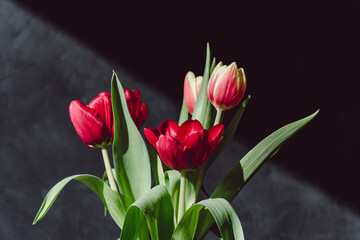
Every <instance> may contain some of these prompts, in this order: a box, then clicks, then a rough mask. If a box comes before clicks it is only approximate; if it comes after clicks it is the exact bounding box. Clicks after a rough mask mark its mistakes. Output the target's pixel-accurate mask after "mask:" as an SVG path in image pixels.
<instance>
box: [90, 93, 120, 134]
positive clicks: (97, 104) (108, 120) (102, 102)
mask: <svg viewBox="0 0 360 240" xmlns="http://www.w3.org/2000/svg"><path fill="white" fill-rule="evenodd" d="M87 106H88V107H89V108H92V109H95V110H96V111H97V112H98V113H99V114H100V116H101V118H102V120H103V121H104V123H105V124H106V127H107V129H108V131H109V132H111V133H112V134H111V135H112V136H113V134H114V118H113V112H112V106H111V95H110V93H108V92H102V93H99V95H97V97H96V98H94V99H93V100H92V101H91V102H90V103H89V104H88V105H87ZM111 139H112V137H111Z"/></svg>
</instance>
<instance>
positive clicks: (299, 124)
mask: <svg viewBox="0 0 360 240" xmlns="http://www.w3.org/2000/svg"><path fill="white" fill-rule="evenodd" d="M318 112H319V111H316V112H315V113H313V114H311V115H310V116H308V117H305V118H303V119H300V120H298V121H296V122H293V123H290V124H288V125H285V126H284V127H282V128H280V129H278V130H277V131H275V132H274V133H272V134H271V135H269V136H268V137H266V138H265V139H264V140H262V141H261V142H260V143H258V144H257V145H256V146H255V147H254V148H253V149H252V150H250V152H248V153H247V154H246V155H245V156H244V157H243V158H242V159H241V161H240V162H239V164H237V165H236V166H235V167H234V168H233V169H232V170H231V171H230V173H229V174H228V175H227V176H226V177H225V178H224V180H223V181H222V182H221V183H220V184H219V185H218V186H217V187H216V189H215V191H214V192H213V194H212V195H211V197H212V198H218V197H222V198H225V199H226V200H228V201H231V200H232V199H233V198H234V197H235V196H236V194H237V193H238V192H239V191H240V190H241V188H242V187H243V186H244V184H245V182H246V181H247V180H248V179H249V178H250V177H251V176H252V175H253V173H254V172H255V171H256V170H257V168H258V167H260V165H261V164H262V163H263V162H264V161H265V160H266V159H267V158H268V157H270V156H272V155H273V153H274V152H275V151H277V149H278V148H279V147H281V146H282V145H283V144H284V143H285V142H286V141H287V140H288V139H290V138H291V137H292V136H294V135H295V133H297V132H298V131H299V130H300V129H301V128H303V127H304V126H305V125H306V124H308V123H309V122H310V121H311V120H312V119H313V118H314V117H315V116H316V115H317V114H318Z"/></svg>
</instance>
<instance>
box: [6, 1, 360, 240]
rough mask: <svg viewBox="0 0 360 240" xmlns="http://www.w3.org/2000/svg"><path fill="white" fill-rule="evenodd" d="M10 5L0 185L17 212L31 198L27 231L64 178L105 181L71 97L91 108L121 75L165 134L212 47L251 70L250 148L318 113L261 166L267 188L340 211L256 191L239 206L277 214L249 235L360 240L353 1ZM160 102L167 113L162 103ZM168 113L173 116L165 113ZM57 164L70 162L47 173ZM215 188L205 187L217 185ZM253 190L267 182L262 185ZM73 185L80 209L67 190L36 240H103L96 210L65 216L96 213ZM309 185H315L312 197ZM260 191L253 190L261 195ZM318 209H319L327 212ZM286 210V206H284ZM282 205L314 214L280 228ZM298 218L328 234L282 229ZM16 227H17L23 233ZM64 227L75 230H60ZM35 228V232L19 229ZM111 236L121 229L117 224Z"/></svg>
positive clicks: (245, 125) (359, 116) (245, 126)
mask: <svg viewBox="0 0 360 240" xmlns="http://www.w3.org/2000/svg"><path fill="white" fill-rule="evenodd" d="M0 3H1V5H0V7H1V8H0V11H1V13H2V14H3V15H2V16H0V17H1V19H2V20H3V21H2V23H0V24H1V25H0V30H1V35H0V41H2V42H1V43H0V44H2V45H0V46H1V47H2V48H1V50H2V52H1V59H0V60H1V62H0V64H1V65H2V72H0V73H1V82H0V84H2V86H1V85H0V87H1V88H0V90H1V106H2V108H3V109H4V110H5V114H2V117H1V120H2V121H3V122H2V123H1V131H2V133H1V135H2V141H3V142H5V144H4V147H2V148H1V152H2V157H1V161H4V162H5V164H2V165H3V166H5V167H4V168H3V169H2V170H1V175H0V176H1V177H2V178H3V179H4V180H2V182H1V184H2V185H1V186H2V188H1V189H2V195H3V196H5V198H4V199H5V200H4V201H6V202H7V203H8V204H9V203H13V202H14V200H13V199H19V198H21V199H22V200H23V199H27V198H28V197H29V198H30V199H27V200H26V201H24V203H23V204H28V203H27V201H30V203H31V204H30V206H31V208H32V209H31V208H27V210H23V209H22V208H21V207H18V205H17V204H15V205H16V208H17V209H20V210H21V209H22V210H21V211H25V212H26V213H25V216H26V218H22V220H21V221H24V223H23V224H28V223H25V222H26V221H25V219H27V218H29V219H30V221H31V218H32V215H33V216H34V215H35V213H36V210H37V207H38V205H40V203H41V201H42V199H43V196H44V195H45V194H46V192H47V191H48V189H50V187H51V186H52V185H54V184H55V183H56V182H57V181H59V180H60V179H62V178H64V177H66V176H68V175H71V174H76V173H79V172H89V173H93V174H95V175H96V173H97V175H100V174H101V172H102V165H101V162H100V163H94V161H95V160H94V161H90V160H89V159H94V158H98V157H99V156H94V155H96V154H94V150H90V149H87V148H86V147H84V146H83V145H82V143H81V142H80V140H79V139H77V136H76V134H75V132H74V130H73V129H72V126H71V123H70V121H69V120H68V118H67V107H68V103H69V102H70V101H71V100H73V99H80V100H82V101H84V102H89V101H90V100H91V99H92V98H93V97H94V96H96V94H97V92H99V91H103V90H107V91H109V90H110V89H109V79H110V76H111V70H112V69H115V70H117V71H120V72H122V73H123V74H122V75H123V76H124V78H125V82H126V83H127V84H128V85H127V86H129V87H128V88H130V89H131V88H139V89H140V90H141V88H143V90H142V91H141V93H143V94H144V97H145V100H146V99H147V103H148V105H149V107H150V114H149V115H150V116H149V120H148V121H147V122H146V123H145V125H147V126H157V125H158V124H159V122H160V121H161V120H163V119H165V118H177V109H179V108H180V99H181V97H182V84H183V78H184V76H185V74H186V72H187V71H189V70H192V71H193V72H195V74H196V75H202V72H203V67H204V58H205V46H206V42H209V43H210V46H211V53H212V56H215V57H216V58H217V60H221V61H223V62H224V63H225V64H230V63H231V62H232V61H236V62H237V63H238V66H239V67H243V68H244V69H245V73H246V76H247V80H248V87H247V94H251V95H252V99H251V101H250V103H249V105H248V108H247V109H246V112H245V115H244V118H243V119H242V122H241V126H240V127H239V130H238V132H237V139H238V141H240V142H241V143H242V144H243V146H244V148H251V147H252V146H254V145H255V144H256V143H257V142H259V141H260V140H261V139H263V138H264V137H266V136H267V135H268V134H270V133H271V132H272V131H274V130H276V129H277V128H279V127H281V126H282V125H284V124H286V123H289V122H292V121H295V120H297V119H299V118H302V117H304V116H306V115H309V114H311V113H312V112H314V111H316V110H317V109H320V113H319V115H318V117H317V118H316V119H315V120H314V121H313V122H311V123H310V124H309V126H307V127H306V128H305V129H304V130H302V131H301V132H299V133H298V134H297V135H296V136H295V137H294V138H293V139H292V140H291V141H289V142H288V143H287V144H286V145H285V146H284V147H283V148H282V149H281V151H280V152H279V154H278V155H277V156H276V158H274V159H272V160H271V163H270V162H269V163H267V164H265V170H263V172H261V171H260V172H259V175H260V174H262V175H263V176H264V181H267V180H266V176H267V175H268V174H270V175H271V174H273V175H271V176H272V178H271V179H273V180H274V182H276V183H277V184H278V182H277V181H280V179H281V181H280V182H281V184H283V185H284V186H286V182H287V181H288V180H287V178H292V179H296V181H297V183H296V184H300V185H301V186H302V187H301V189H302V190H301V191H300V190H294V188H292V187H288V189H287V188H286V187H285V189H286V190H287V191H292V190H293V191H298V192H297V193H298V194H299V195H300V196H301V194H309V195H310V196H309V199H315V198H316V196H318V195H316V194H317V193H318V192H320V193H321V194H323V195H321V196H326V197H324V199H326V203H324V206H328V205H327V204H328V203H330V205H331V209H329V208H327V207H323V208H321V210H319V208H318V205H311V204H310V203H309V202H306V201H305V202H301V200H300V199H299V200H298V202H297V203H296V204H299V205H296V204H295V205H291V204H290V205H276V203H275V202H276V201H278V199H283V198H284V195H287V193H286V192H285V193H281V194H282V195H281V196H273V195H272V194H276V192H275V193H274V192H273V190H272V191H271V192H270V193H264V195H266V196H267V194H269V198H264V199H262V197H259V195H260V194H262V191H267V190H268V189H260V190H261V191H260V192H258V193H257V194H256V195H254V193H250V192H252V191H250V190H246V189H245V190H246V191H248V192H249V193H248V194H250V195H247V196H244V197H243V198H244V199H248V201H249V202H251V201H255V200H254V199H257V198H260V199H262V200H258V202H256V201H255V202H256V204H259V205H262V206H264V205H266V204H265V203H268V202H274V203H273V204H275V205H274V208H275V210H274V212H272V214H273V215H271V214H270V215H271V216H272V218H269V219H267V220H264V221H265V222H264V223H263V222H261V221H260V222H259V221H255V220H254V219H261V218H263V216H268V215H266V213H263V212H261V211H259V212H257V211H255V210H253V213H251V210H249V212H250V214H254V212H256V213H259V214H258V215H256V214H254V216H253V217H252V218H249V217H248V216H247V215H245V216H244V215H243V216H242V215H241V213H242V211H245V210H238V212H240V214H239V217H240V219H241V220H243V225H244V229H245V236H247V235H246V234H247V229H249V230H248V236H249V237H248V239H358V238H357V237H359V238H360V230H359V229H358V228H356V227H354V226H359V221H360V220H359V218H358V217H357V216H358V213H359V211H360V205H359V201H360V194H358V183H359V180H358V168H357V166H358V160H359V157H358V151H359V150H358V149H359V147H360V146H359V145H360V144H359V143H360V141H359V129H360V127H359V125H358V124H359V122H360V105H359V99H358V88H357V86H358V84H357V81H358V64H359V53H360V51H359V50H360V41H359V40H360V32H359V31H360V28H359V27H358V25H359V20H360V17H359V15H358V12H359V8H360V6H359V3H357V2H356V1H353V2H351V1H347V2H344V1H313V2H310V1H309V2H307V1H301V2H299V1H296V2H295V1H246V2H245V1H238V2H221V3H217V4H215V5H212V4H210V3H205V4H204V5H200V4H196V5H194V4H190V3H189V4H185V3H182V4H179V3H168V4H155V3H153V2H151V3H146V4H143V3H139V2H134V3H133V4H131V3H126V4H125V3H124V2H121V1H112V0H107V1H82V0H78V1H56V2H54V1H22V0H17V1H11V0H0ZM120 75H121V74H120ZM126 79H127V80H126ZM127 86H125V87H127ZM148 89H150V90H148ZM146 91H149V92H148V93H146ZM152 94H154V95H152ZM145 100H144V101H145ZM152 101H154V102H155V103H156V104H159V105H157V106H156V107H154V106H153V107H152V106H151V104H152ZM170 103H171V104H173V105H171V106H175V109H174V110H169V111H167V110H166V109H167V106H168V105H167V104H170ZM151 115H153V116H151ZM44 119H45V120H44ZM54 124H55V125H54ZM47 134H50V135H49V136H47ZM69 143H71V145H69ZM78 149H81V150H78ZM14 152H16V154H15V153H14ZM19 158H20V159H22V162H21V163H22V164H21V165H20V166H19V165H16V163H14V162H13V161H15V162H16V161H17V159H19ZM238 158H239V159H240V157H238ZM70 159H71V160H70ZM9 161H11V163H9ZM59 162H61V165H60V166H57V165H56V166H57V167H56V168H51V166H54V164H59ZM266 168H268V169H266ZM14 169H16V171H15V170H14ZM35 169H36V170H35ZM99 169H100V170H99ZM269 169H270V170H269ZM94 171H95V172H94ZM224 171H226V170H224ZM268 171H270V172H271V173H270V172H268ZM277 171H281V172H284V174H285V177H284V178H282V177H281V176H282V175H281V174H280V173H279V175H277ZM277 176H279V177H277ZM259 178H260V177H259ZM5 179H7V180H5ZM9 180H10V181H9ZM208 181H209V186H211V185H212V184H213V182H216V180H211V179H209V180H208ZM252 181H254V182H256V181H258V182H259V180H256V179H255V178H254V179H253V180H252ZM8 182H12V184H10V186H11V187H15V186H16V187H18V188H20V189H21V187H20V186H19V185H22V184H25V186H26V189H27V190H26V191H25V192H22V193H21V194H20V193H13V192H12V191H15V190H13V188H12V189H10V188H9V183H8ZM254 184H255V183H254ZM259 184H260V185H261V184H263V183H261V182H259ZM274 184H275V183H274ZM34 185H36V186H35V187H33V186H34ZM290 185H291V184H290V183H289V186H290ZM253 186H255V185H253ZM272 186H273V185H272ZM274 186H278V185H274ZM247 187H248V186H247ZM250 187H251V186H249V187H248V189H249V188H250ZM69 188H72V189H77V188H80V191H82V192H81V194H78V195H76V194H75V195H76V196H77V200H78V202H76V203H74V200H73V199H72V197H71V196H70V194H71V192H72V190H66V189H65V190H64V193H63V194H62V195H60V198H59V199H58V200H57V201H59V203H55V205H54V207H53V208H52V209H51V210H50V212H49V216H46V217H45V219H44V220H43V221H44V222H46V223H40V225H37V226H36V227H34V228H35V229H36V232H37V234H40V232H41V234H44V237H43V238H44V239H47V237H49V236H50V235H46V234H49V233H51V232H57V233H59V232H61V233H62V234H64V235H63V238H59V239H64V238H65V236H78V237H74V239H80V238H81V237H84V238H85V237H86V236H87V237H88V239H89V236H90V239H96V237H94V235H92V234H94V233H92V231H94V232H95V230H94V229H97V227H98V226H97V225H96V223H95V221H99V222H103V221H104V220H103V219H101V218H100V219H97V218H98V215H96V216H93V218H94V219H96V220H93V222H92V221H91V220H89V218H90V217H89V216H92V215H91V214H90V215H89V216H88V215H86V216H82V215H81V216H79V215H75V216H77V218H75V219H74V218H72V215H70V213H69V212H67V213H64V212H65V210H64V209H68V208H70V209H73V210H69V211H70V212H71V213H74V214H75V213H76V212H81V209H86V204H90V203H88V201H86V200H84V199H82V197H83V196H84V194H85V195H86V196H88V195H89V198H90V199H96V198H95V197H94V198H92V196H90V195H91V193H88V191H86V189H85V188H84V189H83V188H82V187H80V186H79V185H77V184H73V185H72V186H69ZM305 188H306V189H307V188H309V189H315V190H316V194H314V195H312V194H313V193H312V192H311V191H310V190H305ZM257 190H259V189H257V187H253V191H257ZM269 191H270V190H269ZM308 191H310V192H308ZM15 192H16V191H15ZM20 192H21V191H20ZM75 192H76V191H75ZM245 193H246V192H245ZM36 194H42V195H41V196H39V195H36ZM252 194H253V195H252ZM289 195H291V193H289ZM9 196H10V197H9ZM296 196H297V195H296ZM312 196H313V198H312ZM302 197H303V196H302ZM253 198H254V199H253ZM244 199H242V200H241V199H240V200H239V201H240V202H241V201H245V200H244ZM285 199H286V197H285ZM321 199H322V198H321ZM288 200H289V201H292V200H291V198H289V199H288ZM89 201H95V200H89ZM289 201H288V202H289ZM321 201H322V200H321ZM321 201H320V200H319V201H318V202H317V204H320V205H321V204H322V203H321ZM324 201H325V200H324ZM15 202H16V203H17V201H15ZM288 202H286V201H285V203H288ZM84 203H85V204H84ZM278 203H279V202H278ZM19 204H20V203H19ZM234 204H235V206H237V204H238V203H234ZM63 205H64V206H63ZM74 205H75V206H74ZM95 205H96V206H98V205H99V202H95V203H94V206H95ZM270 205H271V204H270ZM6 206H7V205H6ZM10 206H11V204H10ZM33 206H34V207H33ZM245 206H246V205H245ZM282 206H285V208H283V209H280V208H281V207H282ZM62 207H63V208H62ZM91 207H92V205H91ZM248 207H249V206H248ZM286 207H287V208H288V209H293V210H294V209H296V208H299V209H301V211H303V210H304V209H305V210H307V211H308V212H307V214H304V215H302V213H303V212H301V213H299V212H297V213H295V214H294V212H292V213H289V214H288V215H286V218H284V219H283V221H284V222H281V221H279V222H277V224H275V223H274V219H278V218H281V216H282V215H281V214H280V213H281V212H286V211H287V209H286ZM240 208H241V206H240ZM276 208H279V209H276ZM335 208H336V210H334V209H335ZM7 209H8V210H7V211H10V210H9V209H10V208H7ZM249 209H251V207H249ZM305 210H304V211H305ZM84 211H85V210H83V214H84ZM97 211H99V210H98V209H97ZM51 212H53V214H54V215H52V216H53V218H52V217H51V215H50V214H51ZM290 212H291V211H290ZM328 212H332V215H331V214H330V215H331V216H329V218H336V219H339V221H335V220H332V222H331V224H325V223H324V222H323V221H325V222H326V221H328V218H322V217H319V216H325V215H326V216H327V214H328ZM276 213H279V215H280V216H278V215H277V214H276ZM23 214H24V213H23ZM66 214H69V216H68V215H66ZM262 214H264V215H262ZM342 214H344V216H345V215H346V216H347V214H353V215H351V216H356V217H355V219H356V220H351V221H348V222H347V221H346V220H349V219H350V218H349V217H343V216H342ZM64 215H66V216H64ZM100 215H101V213H100ZM293 215H298V217H299V219H298V222H295V223H294V224H295V225H296V224H299V222H300V223H303V222H312V221H314V222H313V223H312V224H313V225H314V226H318V225H317V224H318V223H319V222H321V224H323V225H321V226H320V227H314V228H313V229H310V230H309V228H307V227H304V226H301V227H302V228H303V230H302V232H300V233H299V232H296V231H295V230H294V231H292V230H293V228H294V226H290V224H285V223H286V222H287V221H290V222H291V216H293ZM54 216H56V217H54ZM314 216H317V217H314ZM54 218H55V219H54ZM64 218H65V219H70V220H72V221H74V222H76V223H77V225H76V226H73V227H71V226H72V225H74V224H72V223H71V222H70V223H67V224H66V225H65V223H63V222H64V221H62V219H64ZM5 219H9V218H8V217H5V215H3V216H2V220H3V221H5ZM10 219H11V218H10ZM249 219H250V220H251V221H250V220H249ZM340 219H341V220H340ZM344 219H345V220H344ZM351 219H352V218H351ZM12 221H13V223H14V222H15V223H16V222H17V221H19V219H18V218H16V216H14V219H12ZM57 221H59V223H58V225H57ZM60 221H62V222H60ZM106 221H108V222H109V223H110V222H111V220H110V219H107V220H106ZM334 221H335V222H334ZM89 222H91V224H90V223H89ZM275 222H276V221H275ZM252 223H254V225H251V224H252ZM255 223H256V224H258V225H259V226H258V225H256V224H255ZM270 223H271V224H270ZM335 223H336V224H335ZM8 224H9V227H7V228H6V229H8V231H15V229H17V228H14V227H10V226H13V225H12V224H10V223H8ZM319 224H320V223H319ZM263 225H271V226H272V227H273V228H272V229H271V227H267V228H266V229H267V230H266V231H265V230H264V231H262V232H261V231H260V232H259V228H261V229H263V228H265V227H263ZM335 225H336V226H337V227H335V229H334V226H335ZM49 226H50V227H49ZM65 226H66V228H67V229H69V228H70V229H69V230H65V229H62V228H65ZM106 226H107V225H106ZM326 226H327V227H328V228H327V227H326ZM107 228H111V227H107ZM4 229H5V228H3V229H2V230H1V231H3V234H4V235H3V236H10V235H9V232H6V231H5V230H4ZM9 229H10V230H9ZM29 229H30V230H29ZM31 229H32V228H28V226H27V227H26V228H24V229H23V230H26V231H31ZM79 229H85V230H79ZM86 229H88V230H86ZM252 229H253V230H254V231H253V232H252V231H251V230H252ZM330 229H331V230H330ZM354 229H356V230H354ZM108 231H114V232H116V230H114V229H113V228H111V230H108ZM45 232H46V234H45ZM282 232H283V233H284V234H281V233H282ZM326 233H327V234H328V235H326ZM13 234H15V235H14V236H17V235H16V233H13ZM66 234H69V235H66ZM74 234H75V235H74ZM76 234H78V235H76ZM251 234H253V235H251ZM261 234H263V235H261ZM260 235H261V236H263V237H260ZM38 236H40V235H38ZM91 236H93V237H94V238H92V237H91ZM115 236H116V234H115ZM339 236H340V237H339ZM256 237H258V238H256ZM114 238H115V237H113V238H112V239H114ZM15 239H17V238H16V237H15ZM40 239H41V238H40ZM49 239H55V237H50V238H49ZM109 239H111V238H109Z"/></svg>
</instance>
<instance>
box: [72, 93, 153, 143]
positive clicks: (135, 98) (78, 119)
mask: <svg viewBox="0 0 360 240" xmlns="http://www.w3.org/2000/svg"><path fill="white" fill-rule="evenodd" d="M124 94H125V98H126V103H127V106H128V109H129V112H130V116H131V118H132V119H133V121H134V123H135V125H136V127H137V128H138V129H139V128H140V127H141V126H142V125H143V123H144V121H145V119H146V117H147V114H148V108H147V105H146V103H143V104H141V99H140V93H139V91H138V90H134V91H130V90H128V89H124ZM69 113H70V120H71V122H72V123H73V125H74V128H75V130H76V132H77V133H78V135H79V137H80V138H81V139H82V140H83V142H84V143H85V144H86V145H88V146H89V147H92V148H101V147H104V146H107V145H109V144H111V143H112V140H113V136H114V117H113V111H112V105H111V95H110V93H108V92H102V93H100V94H99V95H98V96H97V97H96V98H94V99H93V100H92V101H91V102H90V103H89V104H88V105H85V104H83V103H82V102H80V101H79V100H74V101H72V102H71V103H70V106H69Z"/></svg>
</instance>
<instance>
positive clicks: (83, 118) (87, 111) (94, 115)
mask: <svg viewBox="0 0 360 240" xmlns="http://www.w3.org/2000/svg"><path fill="white" fill-rule="evenodd" d="M69 113H70V120H71V122H72V123H73V125H74V127H75V130H76V132H77V133H78V135H79V136H80V138H81V139H82V140H83V142H84V143H85V144H86V145H88V146H90V147H100V146H102V145H104V144H108V143H109V141H110V138H111V135H110V133H109V131H108V129H107V127H106V125H105V123H104V121H103V120H102V118H101V116H100V113H98V112H97V111H96V110H95V109H92V108H89V107H87V106H86V105H85V104H83V103H82V102H80V101H79V100H75V101H72V102H71V103H70V106H69Z"/></svg>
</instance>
